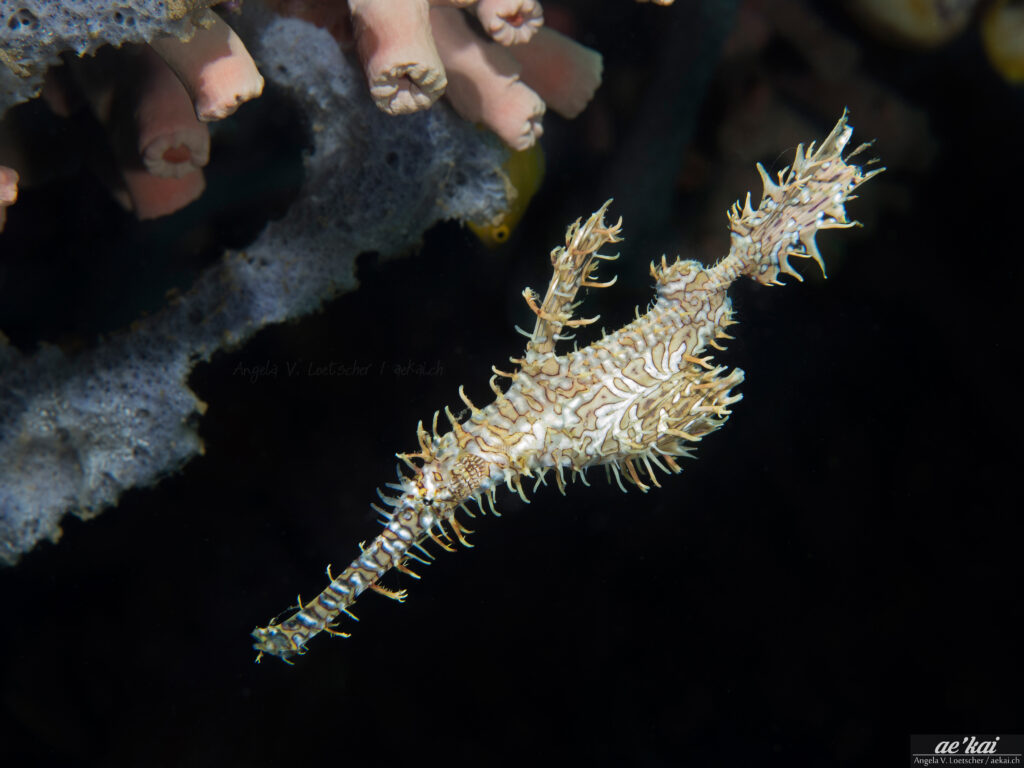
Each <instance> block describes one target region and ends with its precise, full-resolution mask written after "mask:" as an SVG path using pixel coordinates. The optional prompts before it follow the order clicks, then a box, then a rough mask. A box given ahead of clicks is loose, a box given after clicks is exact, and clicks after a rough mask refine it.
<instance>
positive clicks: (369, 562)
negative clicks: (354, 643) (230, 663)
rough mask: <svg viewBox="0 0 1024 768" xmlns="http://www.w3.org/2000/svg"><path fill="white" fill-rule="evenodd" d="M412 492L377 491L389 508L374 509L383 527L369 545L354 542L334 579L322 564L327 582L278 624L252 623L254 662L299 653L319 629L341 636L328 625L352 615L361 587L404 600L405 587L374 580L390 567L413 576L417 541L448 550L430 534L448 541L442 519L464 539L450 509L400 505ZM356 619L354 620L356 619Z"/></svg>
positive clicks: (283, 657)
mask: <svg viewBox="0 0 1024 768" xmlns="http://www.w3.org/2000/svg"><path fill="white" fill-rule="evenodd" d="M418 495H419V494H418V493H417V492H416V491H415V490H413V491H412V492H411V494H410V493H407V494H404V495H403V497H401V499H395V498H392V497H388V496H384V495H383V494H382V495H381V498H382V499H383V500H385V502H387V504H388V506H390V507H392V511H391V512H384V510H382V509H380V508H379V507H377V506H376V505H372V506H374V508H375V509H376V510H377V511H378V512H380V513H381V514H382V515H383V517H384V520H383V522H384V524H385V528H384V530H383V531H382V532H381V534H380V535H379V536H377V538H376V539H374V540H373V541H372V542H371V543H370V545H369V546H360V555H359V557H357V558H356V559H355V560H353V561H352V562H351V563H350V564H349V566H348V568H346V569H345V570H344V571H343V572H342V573H341V574H340V575H338V576H337V577H336V578H335V577H334V576H332V575H331V569H330V566H328V568H327V576H328V578H330V580H331V581H330V583H329V584H328V585H327V588H326V589H325V590H324V591H323V592H321V593H320V594H319V595H317V597H316V598H315V599H314V600H311V601H309V602H307V603H305V604H303V603H302V599H301V598H299V600H298V605H297V606H294V607H295V608H297V609H298V610H296V611H295V613H293V614H292V615H291V616H290V617H289V618H287V619H285V620H284V621H282V622H277V621H275V620H272V621H271V622H270V623H269V624H268V625H267V626H265V627H258V628H256V629H255V630H253V632H252V636H253V638H254V639H255V641H256V642H255V643H254V644H253V648H254V649H256V650H257V651H258V652H259V655H258V656H257V657H256V661H257V662H258V661H259V660H260V659H261V658H262V657H263V654H268V655H271V656H277V657H279V658H281V659H283V660H285V661H288V660H289V658H291V657H292V656H297V655H302V654H303V653H305V652H306V647H305V646H306V643H308V642H309V640H310V639H312V638H313V637H314V636H316V635H318V634H319V633H320V632H327V633H328V634H330V635H336V636H341V637H347V634H346V633H344V632H339V631H337V630H336V629H335V628H334V627H335V626H336V624H335V622H336V620H337V619H338V617H339V616H340V615H341V614H342V613H344V614H346V615H348V616H349V617H350V618H352V619H356V617H355V616H354V615H353V614H352V613H351V612H350V611H349V608H350V607H351V606H352V604H353V603H354V602H355V601H356V598H357V597H359V595H360V594H362V593H363V592H365V591H366V590H367V589H372V590H374V591H375V592H378V593H379V594H382V595H385V596H386V597H390V598H393V599H395V600H398V601H399V602H401V601H404V600H405V590H399V591H392V590H390V589H387V588H385V587H383V586H381V585H380V583H379V580H380V578H381V577H382V576H383V575H384V574H385V573H387V572H388V571H389V570H391V569H392V568H394V569H396V570H398V571H400V572H402V573H405V574H407V575H409V576H412V577H414V578H419V576H418V575H417V574H416V573H414V572H413V571H411V570H410V569H409V568H408V567H406V562H407V558H412V559H414V560H419V561H420V562H424V563H426V562H427V560H425V559H423V558H422V557H420V556H419V555H417V554H416V553H414V552H412V551H411V550H412V549H413V548H418V549H419V550H420V551H421V552H422V553H423V554H424V556H426V557H430V555H429V553H427V551H426V550H425V549H423V547H422V544H423V542H424V541H425V540H426V539H428V538H429V539H433V540H434V541H436V542H437V543H438V544H440V545H441V546H442V547H444V548H445V549H450V547H448V546H447V545H446V544H445V543H444V541H442V539H441V538H440V537H439V536H438V533H437V532H435V529H437V530H439V531H440V532H441V535H442V536H444V538H445V540H447V541H448V542H449V543H450V539H448V536H447V533H446V531H445V529H444V526H443V525H442V520H444V519H445V518H448V519H447V520H446V521H447V522H449V524H450V525H451V527H452V530H453V531H454V532H455V533H456V535H457V536H458V538H459V539H460V540H461V541H465V539H464V534H465V533H466V529H465V528H463V527H462V526H460V525H458V523H457V522H452V520H454V517H453V516H452V515H451V514H450V511H448V510H446V509H444V506H443V505H429V504H422V503H420V504H410V503H404V502H406V501H407V500H408V499H410V497H418ZM356 620H358V619H356Z"/></svg>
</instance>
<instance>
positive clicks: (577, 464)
mask: <svg viewBox="0 0 1024 768" xmlns="http://www.w3.org/2000/svg"><path fill="white" fill-rule="evenodd" d="M851 134H852V129H851V128H850V127H849V126H848V125H847V123H846V116H845V114H844V115H843V117H842V118H841V119H840V120H839V123H838V124H837V125H836V127H835V128H834V129H833V130H832V132H831V133H830V134H829V136H828V137H827V138H826V139H825V141H824V142H823V143H822V145H821V146H820V147H819V148H818V149H817V150H814V146H813V144H812V145H811V147H810V148H808V149H807V150H806V151H805V150H804V148H803V146H800V147H798V148H797V153H796V159H795V161H794V163H793V166H792V168H789V169H786V170H784V171H783V172H782V173H780V174H779V178H778V183H776V182H774V181H772V180H771V179H770V178H769V177H768V174H767V173H766V172H765V171H764V168H762V167H761V166H760V165H759V166H758V170H759V171H760V172H761V176H762V179H763V181H764V194H763V196H762V199H761V203H760V205H759V206H758V208H757V210H754V209H752V208H751V207H750V196H749V195H748V196H747V200H746V203H745V204H744V205H743V206H742V207H740V206H739V205H735V206H734V207H733V209H732V211H731V212H730V215H729V228H730V231H731V237H732V247H731V249H730V252H729V255H728V256H726V257H725V258H724V259H723V260H722V261H720V262H719V263H718V264H716V265H715V266H714V267H704V266H702V265H701V264H699V263H697V262H695V261H680V260H676V261H675V262H674V263H673V264H668V263H667V262H666V261H665V260H664V258H663V259H662V261H661V264H660V265H654V264H652V265H651V274H652V275H653V277H654V279H655V281H656V283H657V298H656V299H655V301H654V304H653V306H652V307H651V309H650V310H649V311H648V312H647V313H646V314H644V315H642V316H639V317H638V318H637V319H636V320H635V321H633V322H632V323H630V324H629V325H627V326H625V327H624V328H621V329H620V330H618V331H616V332H615V333H612V334H608V335H606V336H604V337H603V338H602V339H601V340H600V341H597V342H595V343H593V344H591V345H590V346H588V347H585V348H583V349H577V350H574V351H572V352H570V353H568V354H565V355H556V353H555V345H556V343H557V342H558V341H560V340H561V339H562V338H563V337H562V332H563V331H565V330H567V329H570V330H571V329H573V328H577V327H580V326H584V325H589V324H590V323H592V322H594V320H596V318H592V319H573V317H572V313H573V310H574V308H575V306H576V305H575V304H574V301H575V298H576V294H577V292H578V291H579V289H580V288H583V287H591V288H594V287H606V286H608V285H611V283H612V282H614V280H613V281H610V282H608V283H598V282H595V281H594V279H593V277H594V270H595V268H596V266H597V264H598V263H599V261H600V260H607V259H612V258H616V257H611V256H605V255H602V254H600V253H599V252H598V251H599V249H600V248H601V247H602V246H604V245H606V244H609V243H616V242H619V241H620V238H619V236H618V234H619V230H620V227H621V224H622V222H621V220H620V221H619V222H618V223H616V224H614V225H612V226H608V225H606V224H605V222H604V214H605V212H606V211H607V209H608V203H605V204H604V205H603V206H602V207H601V209H600V210H599V211H597V212H596V213H595V214H594V215H592V216H591V217H590V218H589V219H588V220H587V221H586V222H584V223H582V224H581V223H580V222H579V221H577V222H576V223H575V224H573V225H572V226H571V227H569V230H568V232H567V233H566V241H565V246H564V247H559V248H556V249H555V250H553V251H552V252H551V263H552V266H553V267H554V276H553V278H552V280H551V284H550V286H549V287H548V290H547V293H546V294H545V296H544V297H543V299H541V298H540V297H539V296H538V295H537V294H535V293H534V292H533V291H531V290H529V289H527V290H526V291H524V292H523V295H524V297H525V299H526V301H527V303H528V304H529V306H530V308H531V309H532V310H533V312H534V313H535V314H536V316H537V321H536V326H535V328H534V331H533V334H532V336H531V338H530V341H529V343H528V344H527V346H526V353H525V354H524V356H523V357H522V358H521V359H515V360H513V361H512V362H513V363H515V364H516V365H518V370H517V371H516V372H515V373H511V374H504V373H501V372H499V371H497V369H495V374H496V375H495V376H492V377H491V382H490V383H491V388H492V389H493V390H494V393H495V396H496V399H495V401H494V402H493V403H491V404H490V405H488V406H486V407H484V408H478V407H476V406H475V405H474V404H473V403H471V402H470V401H469V399H468V398H467V397H466V396H465V394H464V393H463V392H462V390H461V389H460V391H459V394H460V395H461V396H462V399H463V400H464V401H465V404H466V405H467V406H468V408H469V410H470V416H469V418H468V419H467V420H465V421H463V422H461V423H460V422H459V421H458V420H457V419H456V418H455V417H454V416H453V415H452V413H451V411H450V410H448V409H447V408H446V409H445V415H446V417H447V419H448V421H449V422H450V424H451V431H449V432H447V433H445V434H443V435H442V434H440V433H439V432H438V428H437V414H435V416H434V423H433V429H432V431H431V432H429V433H428V432H427V430H426V429H424V427H423V424H422V422H421V423H420V424H419V426H418V428H417V431H416V434H417V439H418V441H419V450H418V451H417V452H416V453H412V454H399V457H400V458H402V459H403V460H404V461H405V462H406V463H407V464H408V466H409V467H410V469H411V470H412V475H411V476H408V477H404V478H403V480H402V481H401V483H400V484H397V485H391V486H389V487H391V488H393V489H395V490H396V491H397V494H398V495H397V496H394V497H390V496H385V495H383V494H381V499H382V500H383V501H384V503H385V504H386V506H387V507H388V508H387V509H386V510H384V509H379V511H380V512H381V513H382V515H383V517H384V521H383V522H384V526H385V527H384V531H383V532H382V533H381V534H380V535H379V536H377V538H376V539H374V541H373V542H372V543H370V544H369V546H367V547H365V548H364V549H363V551H362V552H361V553H360V555H359V557H357V558H356V559H355V560H353V561H352V563H351V565H349V566H348V568H346V569H345V571H344V572H343V573H341V574H340V575H339V576H338V577H337V578H332V580H331V583H330V584H329V585H328V586H327V589H325V590H324V591H323V592H322V593H321V594H320V595H319V596H318V597H317V598H316V599H315V600H313V601H312V602H309V603H307V604H305V605H304V606H302V605H300V606H299V610H298V611H297V612H296V613H295V614H294V615H293V616H291V617H290V618H288V619H286V620H285V621H283V622H281V623H279V624H278V623H271V624H270V625H269V626H266V627H262V628H258V629H256V630H255V631H254V632H253V637H254V638H255V639H256V643H255V645H254V647H255V648H256V649H257V650H258V651H259V652H260V655H261V656H262V654H264V653H267V654H271V655H274V656H280V657H281V658H283V659H285V660H287V659H288V658H289V657H291V656H294V655H296V654H301V653H304V652H305V646H306V643H307V642H308V641H309V640H310V638H312V637H313V636H314V635H316V634H317V633H319V632H321V631H325V630H326V631H328V632H332V633H335V632H334V630H333V628H332V627H333V622H334V621H335V620H336V619H337V618H338V617H339V615H340V614H341V613H343V612H347V609H348V607H349V606H350V605H352V603H353V602H354V601H355V599H356V598H357V597H358V596H359V595H360V593H362V592H363V591H365V590H366V589H368V588H369V589H374V590H376V591H378V592H382V593H383V594H386V595H388V596H390V597H394V598H396V599H398V600H402V599H404V597H405V593H404V591H402V592H391V591H389V590H386V589H384V588H383V587H381V586H379V584H378V583H377V582H378V580H379V579H380V577H381V576H382V575H383V574H384V573H385V572H387V571H388V570H390V569H391V568H397V569H400V570H402V571H403V572H405V573H409V574H411V575H415V574H412V572H411V571H410V570H409V569H408V568H407V567H406V561H407V559H408V558H413V559H416V560H422V558H421V557H420V556H419V555H417V554H416V552H415V551H413V550H414V549H419V550H420V551H421V553H422V554H424V555H426V551H425V550H423V549H422V546H421V545H422V544H424V543H425V541H426V540H427V539H431V540H433V541H434V542H435V543H437V544H439V545H440V546H441V547H443V548H445V549H450V547H449V544H451V543H452V540H451V535H452V534H454V536H455V537H456V538H457V539H458V540H459V541H462V542H463V543H464V544H465V543H466V541H465V537H464V534H465V529H464V528H463V527H462V525H461V524H460V523H459V521H458V520H457V519H456V517H455V512H456V510H457V509H459V508H460V507H462V508H463V509H465V510H466V511H467V512H468V509H467V508H466V507H465V506H464V505H465V502H467V501H469V500H473V501H476V502H477V504H478V505H480V508H481V509H483V508H484V507H483V501H486V503H487V504H488V506H490V508H491V509H492V511H493V510H494V498H493V493H494V489H495V488H496V487H497V486H499V485H500V484H505V485H507V486H508V487H509V488H510V489H512V490H514V491H515V492H517V493H519V494H520V495H523V485H522V480H523V478H524V477H536V476H538V475H540V476H541V477H543V476H544V475H545V474H546V473H547V472H549V471H553V473H554V476H555V478H556V480H557V483H558V487H559V489H560V490H561V491H562V492H563V493H564V491H565V483H566V478H568V479H570V480H571V479H572V478H573V477H575V476H576V475H578V474H579V475H582V474H583V473H585V472H586V470H587V469H588V468H590V467H593V466H597V465H603V466H605V467H606V468H608V469H609V470H610V471H611V473H612V474H613V475H614V479H615V481H616V482H617V483H618V485H619V486H620V487H621V488H623V490H625V487H624V486H623V481H625V482H626V483H631V484H633V485H635V486H637V487H638V488H640V490H642V491H647V490H648V489H649V487H650V486H649V485H648V483H650V484H654V485H657V484H658V480H657V479H656V478H655V472H654V468H655V467H657V468H660V469H662V470H665V471H671V472H678V471H679V465H678V464H677V463H676V461H675V459H676V458H677V457H679V456H686V455H687V447H688V446H689V445H690V444H691V443H693V442H695V441H697V440H700V439H701V438H702V437H704V435H707V434H708V433H710V432H713V431H714V430H716V429H718V428H719V427H720V426H722V424H724V423H725V421H726V419H727V418H728V417H729V413H730V411H729V406H731V405H732V404H733V403H735V402H736V401H738V400H739V399H740V395H734V394H732V389H733V388H734V387H735V386H736V385H737V384H739V383H740V382H741V381H742V380H743V372H742V371H740V370H739V369H733V370H731V371H726V370H725V369H724V368H722V367H720V366H715V365H713V364H712V363H711V355H709V354H707V353H708V347H714V348H717V349H721V346H720V345H719V344H718V340H720V339H727V338H731V337H730V336H729V335H728V334H727V333H726V328H728V327H729V326H730V325H732V324H733V321H732V320H731V318H730V315H731V309H730V301H729V297H728V295H727V291H728V289H729V286H730V285H731V284H732V283H733V281H735V280H736V279H737V278H738V277H740V276H742V275H746V276H748V277H751V278H753V279H755V280H757V281H759V282H761V283H765V284H778V278H779V276H780V275H781V274H783V273H785V274H790V275H794V276H795V277H797V278H799V277H800V276H799V275H798V274H797V273H796V271H795V270H794V269H793V268H792V267H791V266H790V264H789V258H790V257H793V256H800V257H807V258H813V259H814V260H815V261H817V262H818V264H819V265H820V266H821V267H822V269H823V270H824V263H823V262H822V259H821V255H820V253H819V252H818V249H817V246H816V245H815V242H814V236H815V233H816V232H817V231H818V230H819V229H831V228H835V227H848V226H851V222H849V221H848V220H847V219H846V211H845V209H844V203H845V201H846V200H847V198H848V197H849V196H850V194H851V193H852V192H853V190H854V189H855V188H856V187H857V186H859V185H860V184H862V183H863V182H864V181H866V180H867V179H869V178H870V177H871V176H873V175H874V174H876V173H878V172H879V170H880V169H879V170H875V171H872V172H869V173H864V172H863V171H862V169H861V168H859V167H858V166H855V165H850V164H849V163H848V162H847V160H848V159H849V156H848V157H847V158H845V159H844V158H843V156H842V152H843V150H844V148H845V147H846V145H847V143H848V142H849V140H850V136H851ZM857 151H859V149H858V150H855V151H854V152H853V153H851V155H850V156H852V155H853V154H856V152H857ZM609 202H610V201H609ZM499 376H501V377H505V378H510V379H511V383H510V384H509V386H508V389H506V390H504V391H503V390H502V389H501V388H500V387H499V385H498V383H497V379H498V377H499ZM524 498H525V496H524ZM445 526H448V528H446V527H445ZM449 529H450V532H449ZM336 634H341V633H336ZM257 660H258V659H257Z"/></svg>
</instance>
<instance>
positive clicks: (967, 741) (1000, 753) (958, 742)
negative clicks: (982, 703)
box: [910, 734, 1024, 766]
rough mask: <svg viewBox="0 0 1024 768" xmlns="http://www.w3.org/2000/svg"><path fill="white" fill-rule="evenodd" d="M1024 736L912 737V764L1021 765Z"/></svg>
mask: <svg viewBox="0 0 1024 768" xmlns="http://www.w3.org/2000/svg"><path fill="white" fill-rule="evenodd" d="M1022 746H1024V737H1022V736H1018V735H1007V734H1003V735H1002V736H973V735H970V736H950V735H945V736H917V735H915V736H911V737H910V752H911V765H913V766H933V765H1021V752H1022Z"/></svg>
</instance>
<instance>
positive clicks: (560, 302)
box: [523, 200, 622, 359]
mask: <svg viewBox="0 0 1024 768" xmlns="http://www.w3.org/2000/svg"><path fill="white" fill-rule="evenodd" d="M611 202H612V201H611V200H607V201H606V202H605V204H604V205H602V206H601V207H600V208H599V209H598V210H597V211H596V212H594V214H593V215H591V216H590V218H589V219H587V220H586V222H584V223H582V224H581V223H580V219H576V221H575V222H573V224H572V225H571V226H570V227H569V228H568V230H567V231H566V233H565V246H564V247H562V246H559V247H558V248H555V249H554V250H552V251H551V266H552V267H554V275H553V276H552V278H551V282H550V284H549V285H548V290H547V293H546V294H545V295H544V301H543V302H541V303H539V304H538V303H537V298H538V297H537V294H536V292H534V291H533V290H532V289H531V288H526V289H524V290H523V298H525V299H526V303H527V304H528V305H529V306H530V309H531V310H533V313H534V314H535V315H536V316H537V323H536V325H535V326H534V330H533V333H532V334H531V335H530V337H529V338H530V341H529V343H528V344H527V345H526V355H527V359H529V358H531V357H532V356H533V355H535V354H536V355H547V354H551V353H552V352H554V348H555V342H556V341H559V340H560V337H559V335H558V334H559V332H560V331H561V330H562V328H564V327H569V328H579V327H580V326H584V325H590V324H591V323H595V322H597V320H598V319H599V317H590V318H580V319H578V320H573V319H572V313H573V311H575V309H576V308H577V307H578V306H579V303H578V302H577V303H573V301H574V299H575V298H576V294H577V293H578V292H579V289H580V288H607V287H609V286H611V285H614V284H615V281H616V279H617V278H614V277H613V278H612V279H611V280H608V281H607V282H603V283H601V282H597V281H595V280H594V279H593V278H594V271H595V270H596V269H597V265H598V261H599V260H600V261H614V260H615V259H617V258H618V254H616V255H614V256H607V255H604V254H601V253H598V250H599V249H600V248H601V247H602V246H604V245H606V244H608V243H618V242H621V241H622V238H620V237H619V236H618V235H619V231H620V230H621V229H622V219H621V218H620V219H619V220H618V222H616V223H615V224H613V225H611V226H607V225H606V224H605V223H604V214H605V213H606V212H607V211H608V206H609V205H611Z"/></svg>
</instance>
